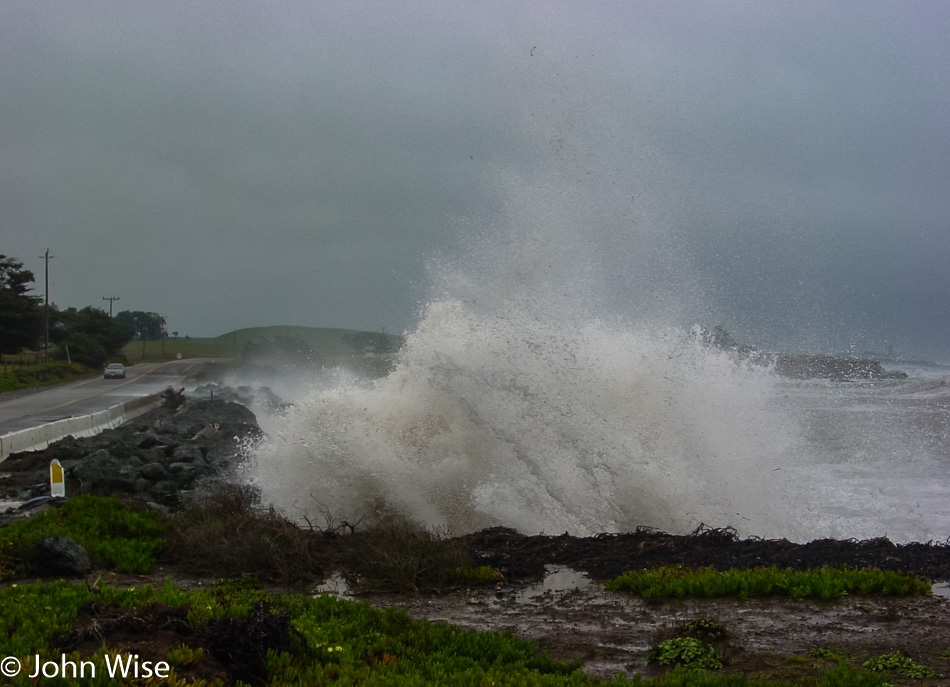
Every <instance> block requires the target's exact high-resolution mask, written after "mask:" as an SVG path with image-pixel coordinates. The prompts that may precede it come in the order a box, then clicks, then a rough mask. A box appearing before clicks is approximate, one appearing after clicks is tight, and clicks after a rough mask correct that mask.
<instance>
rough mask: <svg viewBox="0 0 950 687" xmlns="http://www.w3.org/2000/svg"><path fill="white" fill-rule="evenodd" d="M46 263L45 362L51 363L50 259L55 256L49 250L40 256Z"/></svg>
mask: <svg viewBox="0 0 950 687" xmlns="http://www.w3.org/2000/svg"><path fill="white" fill-rule="evenodd" d="M39 257H41V258H43V260H44V261H45V263H46V334H45V336H44V337H43V361H44V362H49V259H50V258H52V257H53V256H52V255H50V254H49V248H47V249H46V253H44V254H43V255H41V256H39Z"/></svg>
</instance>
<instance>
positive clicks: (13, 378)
mask: <svg viewBox="0 0 950 687" xmlns="http://www.w3.org/2000/svg"><path fill="white" fill-rule="evenodd" d="M101 372H102V371H101V370H94V369H92V368H90V367H86V366H85V365H80V364H78V363H73V364H72V365H70V364H69V363H68V362H66V361H62V362H53V363H39V364H37V365H31V366H29V367H14V366H12V365H10V366H8V365H6V364H2V365H0V393H2V392H4V391H16V390H18V389H29V388H32V387H36V386H49V385H51V384H59V383H60V382H68V381H71V380H73V379H82V378H84V377H91V376H92V375H95V374H101Z"/></svg>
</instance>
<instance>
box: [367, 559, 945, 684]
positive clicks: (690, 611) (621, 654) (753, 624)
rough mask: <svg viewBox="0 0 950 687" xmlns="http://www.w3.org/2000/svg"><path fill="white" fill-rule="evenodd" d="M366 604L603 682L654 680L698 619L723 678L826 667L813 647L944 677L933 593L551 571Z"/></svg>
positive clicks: (941, 618) (941, 619)
mask: <svg viewBox="0 0 950 687" xmlns="http://www.w3.org/2000/svg"><path fill="white" fill-rule="evenodd" d="M367 600H368V601H369V603H371V604H372V605H374V606H379V607H385V606H396V607H399V608H403V609H405V610H406V611H407V612H408V613H409V614H410V615H411V616H413V617H416V618H427V619H429V620H434V621H440V620H441V621H445V622H447V623H451V624H453V625H458V626H460V627H465V628H470V629H477V630H494V631H510V632H513V633H514V634H516V635H518V636H521V637H525V638H528V639H532V640H535V641H537V642H538V643H539V645H540V646H541V648H543V649H544V650H546V651H547V652H548V653H550V654H551V655H552V656H554V657H555V658H558V659H561V660H568V661H569V660H576V659H581V660H583V661H584V666H583V670H584V672H586V673H588V674H590V675H594V676H597V677H602V678H611V677H613V676H615V675H616V674H617V673H618V672H622V673H626V674H627V675H633V674H636V673H639V674H641V675H644V676H655V675H658V674H660V672H661V671H660V670H658V669H657V668H655V667H654V666H651V665H648V664H647V654H648V652H649V650H650V649H651V648H652V647H653V646H654V645H655V644H656V643H657V642H658V641H660V640H662V639H665V638H667V637H669V636H671V633H672V631H673V630H674V629H675V628H676V627H677V626H679V625H682V624H683V623H685V622H686V621H689V620H692V619H696V618H711V619H714V620H716V621H717V622H718V623H719V624H720V625H722V626H723V627H725V628H726V630H727V633H728V635H727V637H726V639H725V640H724V641H723V642H722V643H721V644H720V646H718V648H719V649H720V651H722V652H723V653H724V654H725V655H726V656H727V657H728V659H729V661H730V666H729V668H728V669H729V670H730V671H734V672H741V673H745V674H746V675H754V674H758V675H761V676H763V677H764V676H773V675H774V676H779V677H788V676H791V675H801V674H803V672H810V671H814V672H815V673H816V674H817V673H818V672H820V671H821V670H822V669H825V670H827V669H829V668H830V667H832V666H831V665H830V664H825V663H823V662H821V661H816V660H812V659H811V658H810V657H809V651H810V650H811V649H815V648H823V649H831V650H835V651H838V652H840V653H842V654H844V655H847V656H849V657H855V658H856V659H857V660H859V661H860V660H866V659H867V658H870V657H871V656H877V655H880V654H883V653H892V652H894V651H898V650H899V651H901V652H902V653H904V654H905V655H907V656H910V657H912V658H913V659H914V660H916V661H917V662H918V663H921V664H923V665H927V666H929V667H931V668H934V669H935V670H937V671H938V672H941V673H946V674H950V661H948V660H947V656H946V654H947V651H948V650H950V600H948V599H947V598H946V597H943V596H936V595H935V596H931V597H913V598H901V599H885V598H881V597H878V598H873V599H872V598H857V597H854V598H845V599H841V600H838V601H833V602H819V601H811V600H792V599H747V600H738V599H727V600H710V599H667V600H655V599H643V598H640V597H635V596H633V595H629V594H624V593H616V592H608V591H605V590H604V589H603V585H601V584H599V583H594V582H591V581H590V580H589V579H588V578H587V577H586V576H584V575H582V574H580V573H577V572H576V571H573V570H570V569H565V568H560V567H557V566H553V567H551V568H550V569H549V574H548V575H547V577H546V578H545V580H544V581H543V582H541V583H536V584H532V585H525V586H520V587H512V586H500V587H498V588H493V589H488V590H477V591H467V592H453V593H451V594H447V595H444V596H439V597H423V596H416V597H393V596H388V597H369V598H368V599H367ZM788 657H798V658H793V659H792V660H789V658H788ZM810 664H814V665H810ZM896 682H897V683H899V682H900V680H899V679H898V680H897V681H896ZM927 682H928V683H933V684H939V683H940V682H939V681H933V680H930V681H927ZM918 683H919V681H918Z"/></svg>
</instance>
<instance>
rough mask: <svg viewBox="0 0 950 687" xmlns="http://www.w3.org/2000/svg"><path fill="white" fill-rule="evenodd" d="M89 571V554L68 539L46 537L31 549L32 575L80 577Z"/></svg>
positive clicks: (90, 568)
mask: <svg viewBox="0 0 950 687" xmlns="http://www.w3.org/2000/svg"><path fill="white" fill-rule="evenodd" d="M90 570H92V561H91V560H90V559H89V552H88V551H86V549H85V547H83V546H80V545H79V544H77V543H76V542H75V541H74V540H73V539H71V538H70V537H48V538H46V539H44V540H42V541H41V542H39V543H38V544H37V545H36V547H34V549H33V573H34V574H36V575H39V576H40V577H54V576H60V575H63V576H68V577H82V576H83V575H85V574H86V573H88V572H89V571H90Z"/></svg>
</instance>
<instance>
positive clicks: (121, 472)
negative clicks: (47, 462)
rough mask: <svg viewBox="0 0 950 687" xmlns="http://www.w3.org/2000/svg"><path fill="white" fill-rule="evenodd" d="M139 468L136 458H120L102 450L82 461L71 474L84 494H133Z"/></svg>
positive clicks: (134, 456)
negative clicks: (76, 479) (116, 492)
mask: <svg viewBox="0 0 950 687" xmlns="http://www.w3.org/2000/svg"><path fill="white" fill-rule="evenodd" d="M141 468H142V459H141V458H139V457H138V456H136V455H134V454H133V455H129V456H128V457H125V458H120V457H118V456H115V455H113V453H112V452H110V451H108V450H106V449H104V448H103V449H99V450H98V451H96V452H95V453H91V454H90V455H88V456H86V457H85V458H84V459H82V460H81V461H80V462H79V463H78V464H77V465H76V466H75V467H74V468H73V474H74V475H75V476H76V477H77V478H78V479H79V482H80V484H81V489H82V492H83V493H84V494H105V493H111V492H114V491H121V492H127V493H133V492H134V491H135V480H136V479H137V478H138V477H139V471H140V470H141Z"/></svg>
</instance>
